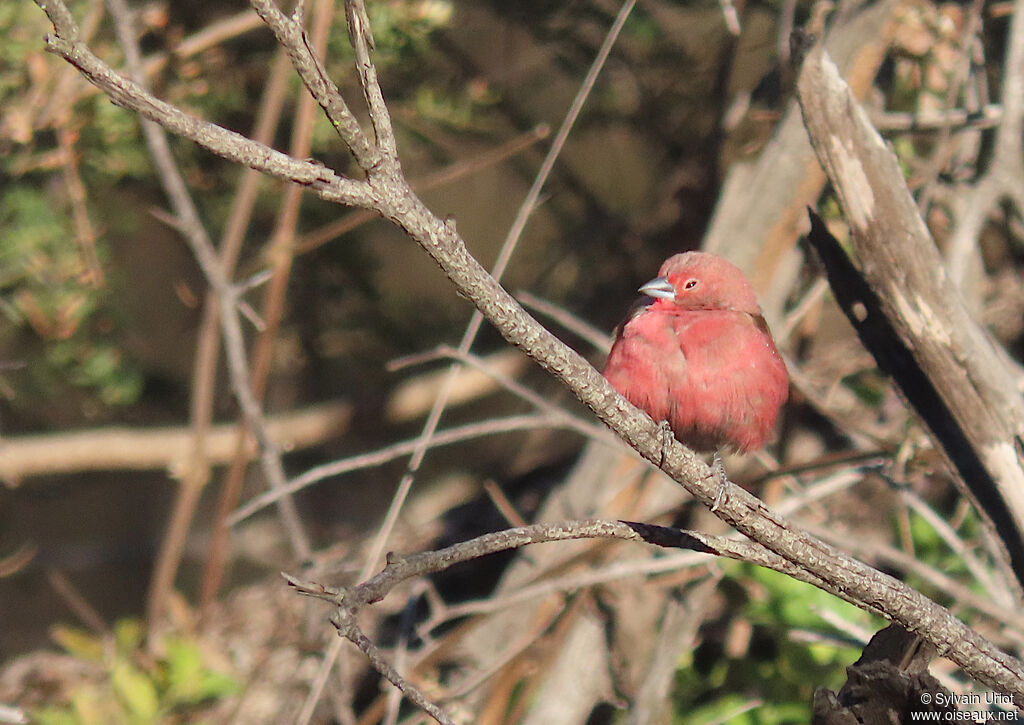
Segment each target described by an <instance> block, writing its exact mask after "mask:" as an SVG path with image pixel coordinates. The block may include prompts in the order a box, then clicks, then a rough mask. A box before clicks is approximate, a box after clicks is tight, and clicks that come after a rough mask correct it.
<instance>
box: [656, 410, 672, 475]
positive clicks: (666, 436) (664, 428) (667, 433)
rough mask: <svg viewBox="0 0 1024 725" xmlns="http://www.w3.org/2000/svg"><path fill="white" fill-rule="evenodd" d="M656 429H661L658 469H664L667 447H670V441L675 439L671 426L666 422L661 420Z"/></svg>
mask: <svg viewBox="0 0 1024 725" xmlns="http://www.w3.org/2000/svg"><path fill="white" fill-rule="evenodd" d="M658 427H659V428H661V462H660V463H659V464H658V468H664V466H665V458H666V457H667V455H668V447H669V446H670V445H672V439H673V438H675V433H673V432H672V426H670V425H669V424H668V421H667V420H663V421H661V422H660V423H658Z"/></svg>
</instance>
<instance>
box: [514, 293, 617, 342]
mask: <svg viewBox="0 0 1024 725" xmlns="http://www.w3.org/2000/svg"><path fill="white" fill-rule="evenodd" d="M516 299H517V300H519V302H520V304H522V305H523V306H524V307H526V308H527V309H531V310H534V311H536V312H540V313H541V314H542V315H544V316H545V317H550V318H551V319H552V320H554V321H555V322H557V323H558V324H559V325H561V326H562V327H564V328H565V329H566V330H568V331H569V332H571V333H573V334H574V335H576V336H578V337H580V338H581V339H583V340H585V341H586V342H588V343H590V344H591V346H593V348H594V349H595V350H598V351H600V352H608V350H609V349H611V346H612V340H611V337H610V336H609V335H608V332H607V330H602V329H600V328H598V327H594V326H593V325H591V324H590V323H589V322H586V321H584V320H582V319H580V318H579V317H578V316H577V315H575V314H573V313H572V312H569V311H568V310H567V309H565V308H564V307H559V306H558V305H556V304H554V303H553V302H550V301H548V300H545V299H542V298H540V297H538V296H537V295H535V294H533V293H532V292H529V291H527V290H519V291H518V292H516Z"/></svg>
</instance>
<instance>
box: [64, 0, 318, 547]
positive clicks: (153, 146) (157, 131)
mask: <svg viewBox="0 0 1024 725" xmlns="http://www.w3.org/2000/svg"><path fill="white" fill-rule="evenodd" d="M108 3H109V6H110V9H111V14H112V15H113V16H114V19H115V24H116V28H117V35H118V40H119V42H120V44H121V46H122V48H123V50H124V53H125V60H126V62H127V63H128V65H129V67H130V68H131V72H132V74H133V75H134V76H135V77H136V79H141V78H142V73H141V59H140V56H139V49H138V45H137V44H136V42H135V34H134V32H133V31H132V28H131V11H130V10H129V9H128V6H127V4H126V3H125V0H108ZM46 7H52V6H51V4H50V3H44V9H45V8H46ZM65 11H66V8H65ZM67 18H68V19H69V20H70V14H67ZM139 85H140V86H141V83H139ZM142 127H143V132H144V133H145V136H146V144H147V146H148V147H149V151H150V155H151V156H152V157H153V161H154V164H155V165H156V167H157V172H158V175H159V177H160V180H161V182H162V184H163V185H164V189H165V191H166V193H167V196H168V197H169V198H170V200H171V205H172V206H173V208H174V214H175V216H176V217H177V219H178V222H179V224H180V228H181V232H182V234H183V235H184V237H185V239H186V241H187V242H188V244H189V246H190V247H191V248H192V253H193V254H194V255H195V257H196V261H198V262H199V266H200V268H201V269H202V271H203V275H204V276H205V277H206V279H207V281H208V282H209V283H210V286H211V287H212V288H213V289H214V292H215V293H216V294H217V297H218V303H219V305H220V316H221V321H222V324H223V332H224V338H225V346H226V348H227V351H228V368H229V371H230V373H231V382H232V386H233V387H234V391H235V397H236V398H237V399H238V402H239V405H240V406H241V408H242V410H243V412H244V415H245V418H246V422H247V423H248V425H249V426H250V428H251V430H252V431H253V432H254V434H255V435H256V439H257V440H258V441H259V444H260V458H261V461H262V464H263V470H264V473H265V474H266V476H267V482H268V484H269V485H270V486H271V487H272V488H281V487H282V486H284V485H285V483H286V479H285V475H284V467H283V465H282V464H281V456H280V453H279V452H278V450H277V447H276V445H275V444H274V441H273V440H272V439H271V438H270V435H269V434H268V433H267V422H266V419H265V418H264V417H263V411H262V410H260V406H259V403H258V402H257V401H256V399H255V398H254V396H253V394H252V389H251V388H250V387H249V382H248V374H247V371H246V364H245V343H244V341H243V336H242V328H241V323H240V321H239V319H238V312H237V309H236V306H235V292H234V290H233V289H232V287H231V284H230V282H229V280H228V278H227V276H226V275H225V274H224V270H223V269H222V268H221V266H220V260H219V259H218V258H217V253H216V250H215V249H214V247H213V244H212V242H211V241H210V238H209V236H208V235H207V233H206V229H205V227H204V226H203V223H202V221H201V220H200V218H199V213H198V211H197V210H196V207H195V204H194V203H193V202H192V199H191V197H190V195H189V193H188V188H187V187H186V186H185V180H184V179H183V178H182V177H181V173H180V171H179V170H178V167H177V163H176V162H175V160H174V156H173V154H172V153H171V149H170V146H169V145H168V143H167V136H166V135H165V133H164V131H163V129H162V128H161V126H160V125H159V124H157V123H156V122H154V121H144V122H143V124H142ZM278 512H279V514H280V516H281V522H282V524H283V525H284V527H285V531H286V533H287V535H288V538H289V541H290V543H291V546H292V552H293V554H295V556H297V557H298V558H299V559H306V558H308V557H309V554H310V551H311V550H310V547H309V542H308V540H307V539H306V534H305V532H304V531H303V528H302V522H301V521H300V520H299V517H298V512H297V511H296V510H295V505H294V502H293V501H292V500H291V499H290V498H282V499H281V500H280V501H279V502H278Z"/></svg>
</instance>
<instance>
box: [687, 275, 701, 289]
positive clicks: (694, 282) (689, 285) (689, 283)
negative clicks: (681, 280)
mask: <svg viewBox="0 0 1024 725" xmlns="http://www.w3.org/2000/svg"><path fill="white" fill-rule="evenodd" d="M698 284H700V280H699V279H692V278H691V279H688V280H686V283H685V284H683V289H693V288H694V287H696V286H697V285H698Z"/></svg>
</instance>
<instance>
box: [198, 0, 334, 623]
mask: <svg viewBox="0 0 1024 725" xmlns="http://www.w3.org/2000/svg"><path fill="white" fill-rule="evenodd" d="M333 8H334V3H333V2H332V0H319V1H318V2H317V3H316V9H315V11H314V15H313V47H314V49H316V51H317V52H318V53H321V54H322V53H323V50H324V48H325V47H326V46H327V34H328V31H329V30H330V25H331V16H332V14H333ZM315 118H316V115H315V107H314V102H313V99H312V98H311V97H310V96H309V95H308V94H305V93H304V94H301V96H300V98H299V104H298V109H297V111H296V114H295V123H294V125H293V126H292V140H291V146H290V148H289V154H290V155H291V156H292V157H293V158H299V159H302V158H307V157H308V156H309V155H310V148H311V145H312V139H313V122H314V120H315ZM302 194H303V191H302V188H301V187H298V186H294V185H290V186H288V187H287V188H286V189H285V192H284V195H283V198H282V199H281V206H280V208H279V211H278V217H277V221H276V222H275V224H274V230H273V232H272V234H271V241H270V245H269V249H268V250H267V260H268V261H269V263H270V283H269V284H268V285H267V287H266V290H265V294H264V299H263V309H262V315H261V318H262V320H263V327H262V329H261V330H260V334H259V336H258V337H257V339H256V343H255V345H254V350H253V354H252V356H251V360H250V365H249V368H250V385H251V386H252V392H253V395H254V396H255V397H256V399H257V400H259V401H261V402H262V401H263V398H264V395H265V393H266V387H267V380H268V378H269V377H270V367H271V361H272V359H273V349H274V342H275V340H276V339H277V334H278V331H279V330H280V325H281V319H282V317H283V316H284V308H285V296H286V293H287V289H288V280H289V279H290V278H291V270H292V261H293V259H294V253H295V250H294V244H295V229H296V227H297V226H298V222H299V209H300V207H301V204H302ZM248 446H249V434H248V431H247V430H246V429H245V427H244V426H240V427H239V430H238V441H237V444H236V449H235V460H234V461H233V462H232V464H231V467H230V468H229V469H228V474H227V475H226V476H225V477H224V486H223V488H222V489H221V492H220V500H219V501H218V502H217V515H216V519H215V520H214V524H213V537H212V539H211V542H210V549H209V558H208V560H207V565H206V570H205V571H204V572H203V586H202V590H201V592H200V606H201V607H203V609H206V608H208V607H209V606H210V605H212V604H213V602H214V601H215V600H216V598H217V594H218V592H219V590H220V585H221V582H222V581H223V579H224V570H225V568H226V566H227V551H228V542H229V539H230V534H231V531H230V528H229V527H228V525H227V523H226V521H225V519H226V518H227V517H228V515H229V514H230V513H231V511H232V510H234V508H235V507H236V506H237V505H238V499H239V498H241V496H242V484H243V482H244V480H245V471H246V468H247V467H248V465H247V464H248V458H249V457H248V455H247V448H248Z"/></svg>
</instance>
